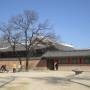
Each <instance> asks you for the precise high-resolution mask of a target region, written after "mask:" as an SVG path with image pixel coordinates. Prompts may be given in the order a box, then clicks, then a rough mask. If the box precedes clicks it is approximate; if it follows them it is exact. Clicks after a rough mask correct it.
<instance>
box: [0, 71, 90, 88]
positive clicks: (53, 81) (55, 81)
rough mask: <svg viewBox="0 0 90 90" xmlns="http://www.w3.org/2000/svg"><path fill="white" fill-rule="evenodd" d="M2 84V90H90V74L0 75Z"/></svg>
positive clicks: (43, 73) (35, 72)
mask: <svg viewBox="0 0 90 90" xmlns="http://www.w3.org/2000/svg"><path fill="white" fill-rule="evenodd" d="M9 80H10V81H9ZM7 81H8V82H7ZM5 82H7V83H5ZM0 83H1V86H0V90H90V72H83V73H82V74H80V75H75V74H74V72H72V71H29V72H17V73H0ZM2 83H3V84H2ZM4 83H5V84H4Z"/></svg>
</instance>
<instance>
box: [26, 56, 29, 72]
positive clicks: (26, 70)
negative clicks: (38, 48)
mask: <svg viewBox="0 0 90 90" xmlns="http://www.w3.org/2000/svg"><path fill="white" fill-rule="evenodd" d="M28 61H29V59H28V57H26V71H28V69H29V68H28V66H29V64H28Z"/></svg>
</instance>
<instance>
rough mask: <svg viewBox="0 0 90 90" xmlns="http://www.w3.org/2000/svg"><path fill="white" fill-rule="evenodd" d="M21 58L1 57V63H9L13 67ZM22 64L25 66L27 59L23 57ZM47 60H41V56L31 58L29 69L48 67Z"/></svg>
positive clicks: (9, 66) (8, 65)
mask: <svg viewBox="0 0 90 90" xmlns="http://www.w3.org/2000/svg"><path fill="white" fill-rule="evenodd" d="M19 63H20V62H19V60H18V59H17V58H13V59H12V58H4V59H0V65H4V64H5V65H7V67H8V68H12V67H13V64H16V65H17V66H18V65H19ZM22 65H23V67H24V68H25V65H26V61H25V58H22ZM46 66H47V65H46V60H41V59H39V58H35V59H34V58H33V59H30V60H29V69H35V70H36V69H46Z"/></svg>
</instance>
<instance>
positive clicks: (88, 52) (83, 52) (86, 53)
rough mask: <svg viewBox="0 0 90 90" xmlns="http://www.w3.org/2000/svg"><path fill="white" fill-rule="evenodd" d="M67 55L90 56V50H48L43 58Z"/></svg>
mask: <svg viewBox="0 0 90 90" xmlns="http://www.w3.org/2000/svg"><path fill="white" fill-rule="evenodd" d="M67 56H90V50H72V51H47V52H46V53H45V54H44V55H42V58H48V57H67Z"/></svg>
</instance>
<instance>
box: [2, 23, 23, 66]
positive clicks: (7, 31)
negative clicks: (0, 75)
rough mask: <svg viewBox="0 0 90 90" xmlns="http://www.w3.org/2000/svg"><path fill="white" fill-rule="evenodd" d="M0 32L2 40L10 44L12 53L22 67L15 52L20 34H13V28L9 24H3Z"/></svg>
mask: <svg viewBox="0 0 90 90" xmlns="http://www.w3.org/2000/svg"><path fill="white" fill-rule="evenodd" d="M0 30H1V31H2V32H3V34H4V35H2V38H3V39H4V40H6V41H7V42H8V43H9V44H10V46H11V48H12V51H13V53H14V54H15V55H16V56H17V57H18V59H19V62H20V65H22V62H21V58H20V57H19V55H18V54H17V52H16V46H17V44H18V41H19V38H20V32H15V29H14V28H13V26H12V25H11V24H8V25H5V24H3V25H2V26H1V27H0Z"/></svg>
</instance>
